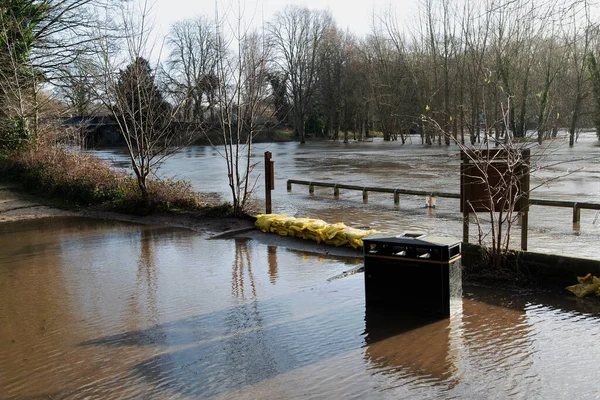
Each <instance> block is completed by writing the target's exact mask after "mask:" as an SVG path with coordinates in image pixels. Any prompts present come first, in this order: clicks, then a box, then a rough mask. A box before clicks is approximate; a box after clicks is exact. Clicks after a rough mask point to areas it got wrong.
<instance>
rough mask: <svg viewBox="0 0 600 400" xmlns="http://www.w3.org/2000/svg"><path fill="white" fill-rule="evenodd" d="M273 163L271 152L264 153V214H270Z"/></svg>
mask: <svg viewBox="0 0 600 400" xmlns="http://www.w3.org/2000/svg"><path fill="white" fill-rule="evenodd" d="M273 170H274V162H273V161H272V160H271V152H270V151H265V212H266V213H267V214H271V212H272V209H271V190H273V189H274V186H275V174H274V171H273Z"/></svg>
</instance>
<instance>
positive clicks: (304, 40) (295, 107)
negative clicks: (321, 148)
mask: <svg viewBox="0 0 600 400" xmlns="http://www.w3.org/2000/svg"><path fill="white" fill-rule="evenodd" d="M331 25H332V20H331V16H330V15H329V14H327V13H325V12H322V11H310V10H309V9H308V8H305V7H298V6H287V7H286V8H285V9H284V10H283V11H282V12H280V13H277V14H276V15H275V19H274V21H273V22H272V23H270V24H269V25H268V27H269V33H270V38H271V41H272V44H273V45H274V47H275V49H276V50H277V53H278V55H277V57H276V60H277V64H278V65H279V68H280V69H281V70H282V71H283V72H284V73H285V75H286V76H287V78H288V79H287V84H288V90H289V93H290V94H291V98H292V114H293V122H294V123H293V125H294V129H295V130H296V132H297V133H298V135H299V136H300V143H305V142H306V134H305V123H306V118H307V116H308V112H309V110H310V108H311V106H312V104H313V100H314V94H315V90H316V77H317V70H318V65H317V62H318V53H319V47H320V46H321V42H322V40H323V36H324V33H325V32H326V31H327V29H328V28H329V27H330V26H331Z"/></svg>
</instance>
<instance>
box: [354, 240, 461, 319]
mask: <svg viewBox="0 0 600 400" xmlns="http://www.w3.org/2000/svg"><path fill="white" fill-rule="evenodd" d="M460 243H461V242H460V241H457V240H455V239H450V238H445V237H434V236H424V237H423V236H422V237H418V238H415V237H406V236H392V237H389V236H383V235H371V236H369V237H367V238H365V239H363V244H364V247H363V248H364V261H365V297H366V305H367V307H369V308H371V307H373V308H381V309H388V310H393V311H395V312H396V311H397V312H399V313H405V314H415V315H424V314H426V315H438V316H443V317H447V316H450V299H451V298H455V299H460V298H461V296H462V274H461V264H460V257H461V255H460Z"/></svg>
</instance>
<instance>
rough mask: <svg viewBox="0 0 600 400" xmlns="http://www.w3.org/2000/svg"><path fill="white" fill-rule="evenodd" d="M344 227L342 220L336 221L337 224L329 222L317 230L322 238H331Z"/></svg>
mask: <svg viewBox="0 0 600 400" xmlns="http://www.w3.org/2000/svg"><path fill="white" fill-rule="evenodd" d="M344 228H346V225H344V223H343V222H338V223H337V224H329V225H328V226H326V227H325V228H323V229H320V230H319V233H320V234H321V237H322V238H323V240H328V239H333V237H334V236H335V235H336V234H337V233H338V232H339V231H341V230H343V229H344Z"/></svg>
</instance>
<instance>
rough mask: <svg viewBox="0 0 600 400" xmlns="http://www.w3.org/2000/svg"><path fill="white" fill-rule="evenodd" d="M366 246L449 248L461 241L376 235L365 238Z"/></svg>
mask: <svg viewBox="0 0 600 400" xmlns="http://www.w3.org/2000/svg"><path fill="white" fill-rule="evenodd" d="M363 243H365V244H367V243H368V244H399V245H410V246H427V247H449V246H454V245H456V244H460V243H461V241H460V240H457V239H455V238H451V237H446V236H425V237H419V238H414V237H406V236H401V235H398V236H390V235H389V234H382V233H376V234H373V235H369V236H367V237H365V238H363Z"/></svg>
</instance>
